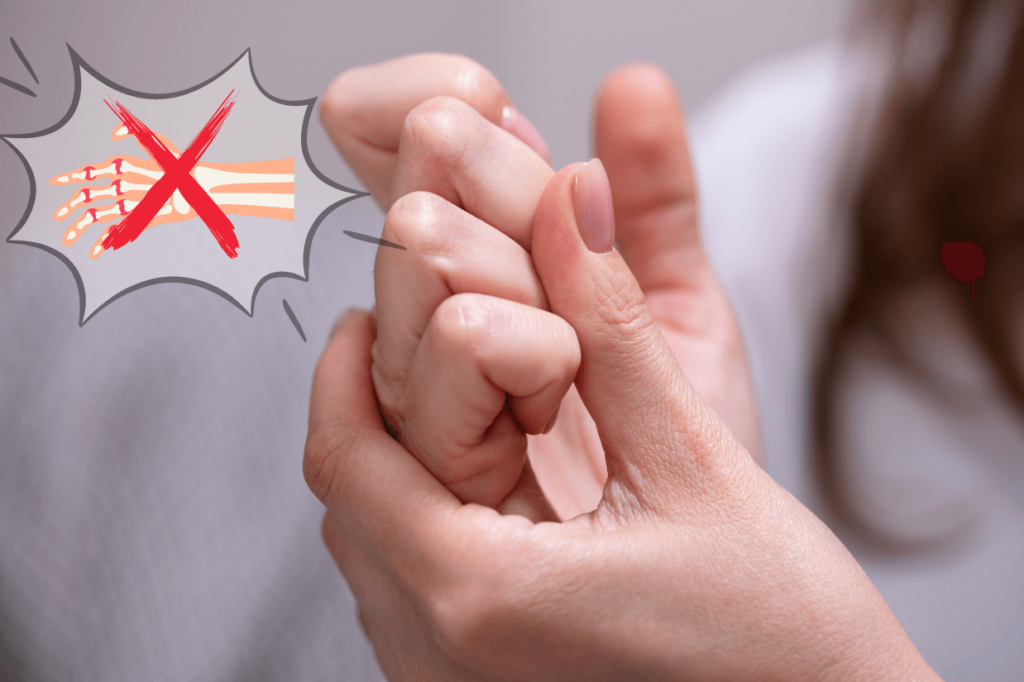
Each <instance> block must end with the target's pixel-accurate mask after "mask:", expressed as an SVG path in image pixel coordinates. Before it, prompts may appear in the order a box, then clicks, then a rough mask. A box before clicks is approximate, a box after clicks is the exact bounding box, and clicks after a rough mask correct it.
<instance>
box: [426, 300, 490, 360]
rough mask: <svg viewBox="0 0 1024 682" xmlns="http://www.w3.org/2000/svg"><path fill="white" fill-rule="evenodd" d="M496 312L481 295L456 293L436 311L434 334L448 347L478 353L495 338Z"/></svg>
mask: <svg viewBox="0 0 1024 682" xmlns="http://www.w3.org/2000/svg"><path fill="white" fill-rule="evenodd" d="M493 317H494V316H493V315H492V310H491V308H490V306H488V305H486V303H485V302H484V300H483V297H481V296H478V295H477V294H456V295H455V296H450V297H449V298H446V299H445V300H444V301H442V302H441V305H439V306H438V307H437V310H435V311H434V328H435V329H434V331H435V334H436V335H437V337H438V340H439V341H440V342H441V343H442V344H443V345H444V346H445V347H446V348H449V349H452V350H455V351H458V352H470V353H478V352H480V350H481V349H482V347H483V346H484V345H486V343H487V341H488V339H489V338H490V336H491V330H492V325H493V323H494V319H493Z"/></svg>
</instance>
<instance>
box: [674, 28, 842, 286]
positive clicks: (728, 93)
mask: <svg viewBox="0 0 1024 682" xmlns="http://www.w3.org/2000/svg"><path fill="white" fill-rule="evenodd" d="M857 81H858V78H857V70H856V65H855V64H854V60H853V58H852V57H851V56H850V53H849V51H848V50H847V48H846V47H845V46H844V45H843V44H841V43H828V44H823V45H819V46H816V47H814V48H811V49H808V50H804V51H802V52H799V53H796V54H793V55H789V56H785V57H783V58H779V59H775V60H771V61H768V62H765V63H762V64H760V65H758V66H756V67H754V68H752V69H750V70H748V71H747V72H745V73H743V74H741V75H740V76H739V77H738V78H736V79H735V80H734V81H733V82H732V83H731V84H730V85H729V86H727V87H726V88H725V89H724V90H723V91H722V92H721V93H720V94H719V95H718V96H717V97H715V98H714V99H713V100H712V101H710V102H709V103H707V104H706V105H705V106H703V107H702V108H701V109H700V110H699V111H698V112H697V114H696V115H695V116H694V118H693V123H692V125H691V130H692V140H693V153H694V162H695V164H696V169H697V177H698V183H699V186H700V192H701V196H700V199H701V214H702V224H703V228H704V238H705V241H706V243H707V246H708V250H709V252H710V254H711V258H712V261H713V262H714V263H715V266H716V268H717V269H719V271H720V276H722V277H723V280H724V281H725V283H726V285H727V286H728V285H729V283H730V280H732V279H734V273H735V272H736V271H737V270H739V271H746V270H747V269H748V267H749V266H750V265H751V261H756V260H758V259H760V258H762V257H763V256H764V254H765V253H766V252H771V253H772V254H773V256H775V260H776V261H779V260H781V261H786V260H787V259H790V258H795V257H796V256H797V252H796V251H794V250H793V248H795V247H797V246H798V244H797V243H798V242H800V241H802V238H803V236H806V235H804V233H805V232H806V231H807V230H808V229H810V226H811V223H813V222H814V221H813V220H812V219H811V218H812V216H813V215H814V214H815V213H818V212H820V210H821V207H822V205H823V204H824V203H825V202H827V201H828V199H829V196H830V193H831V183H832V181H833V180H834V177H835V170H836V167H837V166H838V164H839V160H840V157H841V155H842V152H843V151H844V149H843V148H844V143H845V139H846V131H847V128H848V127H849V120H850V118H851V113H852V109H853V108H854V107H853V104H854V102H855V99H856V93H855V91H854V89H855V87H856V86H855V83H856V82H857ZM766 249H767V250H768V251H766Z"/></svg>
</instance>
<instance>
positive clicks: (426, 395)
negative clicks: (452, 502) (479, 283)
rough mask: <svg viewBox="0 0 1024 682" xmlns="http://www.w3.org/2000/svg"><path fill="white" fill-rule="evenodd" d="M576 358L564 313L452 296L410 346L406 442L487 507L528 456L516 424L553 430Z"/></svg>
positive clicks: (457, 489) (465, 497)
mask: <svg viewBox="0 0 1024 682" xmlns="http://www.w3.org/2000/svg"><path fill="white" fill-rule="evenodd" d="M579 361H580V350H579V345H578V343H577V341H576V335H575V333H574V332H573V330H572V327H570V326H569V325H568V324H566V322H565V321H564V320H562V319H561V318H559V317H557V316H555V315H552V314H551V313H548V312H545V311H542V310H537V309H536V308H532V307H529V306H526V305H522V304H520V303H514V302H511V301H506V300H503V299H500V298H494V297H491V296H483V295H479V294H459V295H457V296H452V297H451V298H448V299H446V300H445V301H444V302H443V303H442V304H441V305H440V306H439V307H438V308H437V310H436V311H435V313H434V315H433V317H432V318H431V321H430V324H429V325H428V326H427V329H426V331H425V332H424V335H423V340H422V342H421V343H420V345H419V348H418V349H417V351H416V357H415V359H414V361H413V365H412V368H411V370H410V372H409V377H408V381H407V382H406V385H405V396H404V399H403V402H404V403H405V406H404V407H405V409H404V414H405V415H406V421H405V423H403V424H401V425H397V426H399V429H400V432H401V434H402V441H403V443H404V444H405V445H406V447H407V448H409V450H410V452H412V453H413V454H415V455H417V457H418V458H419V459H420V461H422V462H423V463H424V465H425V466H426V467H427V469H428V470H430V472H431V473H433V474H434V475H435V476H436V477H437V478H438V480H440V481H441V482H442V483H444V484H445V485H446V486H447V487H448V489H449V490H451V491H452V492H453V493H455V495H456V496H457V497H459V499H461V500H462V501H463V502H476V503H478V504H482V505H484V506H487V507H492V508H493V507H495V506H497V504H498V503H499V502H501V500H502V499H504V498H505V497H506V496H507V495H508V494H509V492H510V491H511V490H512V487H513V486H514V485H515V484H516V481H517V480H518V479H519V476H520V474H521V472H522V468H523V463H524V462H525V460H526V436H525V434H524V433H523V431H521V430H520V428H517V423H518V425H519V427H521V428H522V429H523V430H524V431H526V432H527V433H541V432H544V431H547V430H549V426H550V425H551V424H552V423H553V419H554V416H555V413H556V411H557V409H558V406H559V404H560V403H561V401H562V398H563V396H564V395H565V393H566V391H567V390H568V389H569V386H570V385H571V384H572V381H573V378H574V377H575V375H576V369H577V367H578V366H579ZM506 399H507V402H508V408H506ZM513 417H514V419H513Z"/></svg>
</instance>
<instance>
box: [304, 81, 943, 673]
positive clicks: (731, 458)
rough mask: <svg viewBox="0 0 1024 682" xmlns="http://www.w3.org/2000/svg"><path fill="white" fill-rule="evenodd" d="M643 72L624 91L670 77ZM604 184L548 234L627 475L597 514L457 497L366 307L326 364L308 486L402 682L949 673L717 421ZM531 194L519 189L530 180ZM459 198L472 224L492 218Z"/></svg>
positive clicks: (333, 344) (593, 180) (548, 259)
mask: <svg viewBox="0 0 1024 682" xmlns="http://www.w3.org/2000/svg"><path fill="white" fill-rule="evenodd" d="M420 65H421V66H423V67H424V68H426V67H427V66H429V63H422V62H421V63H420ZM639 70H640V73H637V72H636V71H632V72H631V71H628V70H627V71H625V72H620V77H622V78H625V79H626V80H627V81H628V80H630V79H631V78H633V77H636V78H646V77H648V76H649V74H650V70H649V68H647V67H639ZM631 74H632V75H631ZM607 87H610V86H606V88H607ZM600 102H601V100H600V99H599V102H598V107H599V110H600V107H601V104H600ZM434 104H435V105H436V104H437V103H436V102H435V103H434ZM641 104H643V103H642V102H641ZM446 106H448V107H450V108H449V109H447V110H446V111H447V115H445V116H442V117H440V120H441V121H442V122H449V123H450V122H451V121H453V120H455V119H454V118H453V115H454V113H456V112H457V111H458V110H459V109H460V107H458V106H457V105H452V104H451V103H450V102H448V103H447V104H446ZM641 110H643V107H642V106H641ZM647 113H649V114H650V115H654V116H656V115H657V111H656V110H655V111H653V112H651V110H648V111H647ZM609 134H613V133H609ZM470 137H471V138H472V137H473V136H472V135H470ZM449 139H452V138H449ZM499 139H500V136H499ZM598 146H599V147H600V145H598ZM513 147H514V145H513ZM400 155H401V152H400V153H399V155H398V156H400ZM395 158H396V159H397V158H398V157H395ZM438 160H439V161H442V163H439V164H438V165H437V167H436V168H435V172H434V173H433V174H432V175H433V177H434V179H435V181H437V179H438V178H441V180H440V181H439V182H438V185H439V186H441V187H444V186H445V182H446V181H445V180H444V178H445V176H446V174H447V173H451V172H452V171H453V168H452V166H451V165H450V164H448V163H443V161H444V160H445V157H443V156H442V157H439V158H438ZM351 162H352V160H351V159H350V163H351ZM353 165H355V164H353ZM398 166H401V161H397V162H396V163H395V164H392V166H391V168H392V169H395V168H397V167H398ZM456 170H457V169H456ZM520 170H521V169H520ZM357 172H358V171H357ZM399 175H401V169H400V168H399V169H398V170H397V171H395V176H396V177H397V176H399ZM428 175H430V174H429V173H428ZM455 175H457V172H456V173H455ZM608 176H609V177H610V178H614V177H615V173H614V172H613V171H612V170H611V169H609V171H608ZM604 177H605V176H604V173H603V169H601V168H600V165H599V164H598V163H597V162H591V163H589V164H586V165H584V166H581V165H576V166H573V167H570V168H566V169H563V170H562V171H561V172H559V173H558V174H555V175H554V176H553V177H551V178H550V179H549V180H548V181H547V182H546V183H545V186H544V189H543V190H542V192H541V196H540V197H538V202H537V205H536V211H535V214H534V217H533V220H532V223H531V234H530V235H529V240H530V246H531V254H530V257H531V260H532V263H533V266H534V270H535V272H536V276H537V280H538V281H539V282H540V286H541V289H542V291H543V294H544V296H545V301H546V304H547V306H546V307H547V308H549V309H550V311H551V313H553V314H554V315H556V316H557V317H559V318H561V320H562V321H564V322H565V323H567V324H568V325H569V327H571V328H572V330H573V332H574V335H575V338H576V341H577V343H578V348H579V360H580V364H579V370H578V372H577V373H576V375H575V385H576V387H577V389H578V395H579V398H580V400H581V401H582V405H583V406H584V407H585V408H586V410H587V411H588V413H589V414H590V415H592V417H593V419H594V421H595V424H596V427H597V433H598V434H599V437H600V444H601V446H602V447H603V452H604V456H605V457H606V460H607V468H608V479H607V483H606V485H605V486H604V488H603V491H602V497H601V501H600V504H599V505H598V506H597V509H596V510H594V511H593V512H590V513H585V514H581V515H579V516H577V517H575V518H573V519H571V520H569V521H565V522H561V523H558V522H553V521H551V520H545V519H551V518H552V516H551V514H550V511H551V510H550V509H548V508H546V506H545V504H544V502H545V500H544V499H543V496H540V497H538V495H537V493H538V490H537V488H536V484H535V483H533V482H532V477H531V472H530V469H529V468H524V469H523V473H522V475H521V476H520V478H519V479H518V481H517V483H516V485H515V487H514V489H513V491H512V493H511V494H510V495H509V496H507V497H506V499H505V500H504V501H503V504H502V505H499V506H503V505H504V506H505V509H504V511H506V512H509V511H514V512H515V513H514V514H509V513H506V514H500V513H499V512H498V511H495V510H494V509H490V508H488V507H485V506H483V505H479V504H472V503H471V504H465V503H464V501H463V500H461V499H460V498H459V497H458V496H457V495H456V494H454V493H453V492H452V490H451V489H449V487H446V486H445V485H444V484H443V483H442V482H441V481H440V480H439V478H438V476H437V475H436V473H437V472H436V471H435V470H434V469H436V463H432V462H431V461H429V460H428V461H425V462H423V461H421V460H420V459H417V457H416V456H414V454H413V453H410V452H409V451H408V450H406V449H405V448H403V447H402V446H401V445H400V444H399V443H397V442H396V441H395V440H394V439H393V438H392V437H391V436H390V435H389V434H388V432H387V430H386V428H385V425H384V423H383V421H382V418H381V412H380V409H381V407H382V405H380V404H378V402H377V400H376V391H375V388H374V384H375V378H376V377H375V375H374V374H373V373H372V371H371V365H374V366H375V365H376V363H377V361H378V359H379V357H380V355H379V354H380V352H381V351H380V350H379V349H378V348H377V347H375V346H374V343H375V340H379V339H380V334H381V333H382V328H381V325H380V324H379V320H378V319H377V318H375V317H374V316H373V315H371V314H368V313H363V312H358V311H353V312H350V313H349V314H348V315H347V316H346V317H345V318H344V319H343V320H342V322H340V323H339V325H338V327H337V329H336V330H335V333H334V334H333V335H332V338H331V340H330V341H329V342H328V345H327V348H326V349H325V351H324V354H323V356H322V357H321V360H320V363H319V364H318V367H317V372H316V375H315V378H314V387H313V396H312V402H311V413H310V431H309V439H308V441H307V447H306V454H305V461H304V468H305V474H306V478H307V481H308V482H309V484H310V487H311V489H312V490H313V491H314V493H316V494H317V496H318V497H319V498H320V499H321V500H322V501H323V502H324V503H325V505H326V506H327V509H328V514H327V515H326V516H325V520H324V526H323V532H324V537H325V540H326V542H327V545H328V548H329V549H330V551H331V553H332V555H333V556H334V558H335V560H336V561H337V563H338V565H339V567H340V569H341V570H342V572H343V573H344V574H345V577H346V579H347V580H348V582H349V585H350V587H351V588H352V591H353V594H354V595H355V597H356V600H357V602H358V603H359V607H360V619H361V622H362V623H363V626H364V628H365V629H366V631H367V634H368V636H369V637H370V639H371V641H372V643H373V645H374V648H375V651H376V653H377V657H378V660H379V661H380V663H381V666H382V668H383V670H384V672H385V674H386V675H387V676H388V677H389V679H391V680H406V679H410V680H411V679H416V680H433V679H438V680H441V679H444V680H449V679H455V680H459V679H466V680H469V679H473V680H481V679H483V680H505V679H509V680H521V679H560V680H561V679H564V680H568V679H586V680H601V679H609V680H621V679H674V680H686V679H785V680H802V679H808V680H810V679H814V680H822V679H824V680H828V679H836V680H839V679H843V680H847V679H854V680H857V679H865V680H866V679H872V680H884V679H893V680H895V679H899V680H913V679H921V680H926V679H937V677H936V676H935V674H934V673H933V672H932V671H931V670H930V669H929V668H928V666H927V664H926V663H925V662H924V661H923V660H922V659H921V657H920V655H919V654H918V653H917V652H916V651H915V650H914V648H913V646H912V644H911V643H910V642H909V640H908V638H907V637H906V635H905V633H904V632H903V630H902V629H901V628H900V626H899V624H898V623H897V622H896V620H895V618H894V617H893V616H892V613H891V612H890V611H889V609H888V608H887V606H886V605H885V603H884V601H883V600H882V599H881V597H880V596H879V595H878V593H877V591H875V589H874V588H873V586H872V585H871V583H870V581H869V580H868V579H867V577H866V576H865V575H864V573H863V571H861V569H860V568H859V566H857V564H856V562H855V561H854V560H853V558H852V557H851V556H850V555H849V553H848V552H847V551H846V549H845V548H844V547H843V546H842V544H841V543H840V542H839V541H838V540H837V539H836V538H835V537H834V536H833V535H832V534H831V532H830V531H829V530H828V529H827V528H826V527H825V526H824V525H823V524H822V523H821V522H820V521H819V520H818V519H817V518H816V517H814V515H813V514H811V513H810V512H809V511H808V510H807V509H806V508H804V507H803V506H802V505H800V504H799V502H798V501H796V500H795V499H794V498H792V496H790V495H789V494H788V493H787V492H786V491H785V490H783V489H782V488H780V487H779V486H778V485H776V484H775V483H774V481H772V480H771V479H770V478H769V477H768V476H767V475H766V474H765V473H764V471H763V470H762V469H761V468H760V467H759V466H757V464H756V463H755V461H754V459H753V458H752V457H751V456H750V455H749V453H748V452H747V450H746V449H745V448H744V447H743V445H742V444H741V443H740V442H739V441H738V439H737V438H736V437H735V436H734V435H733V433H732V432H731V431H730V429H729V428H727V426H726V424H725V423H723V421H722V420H721V419H719V417H718V415H716V413H715V412H714V411H712V410H711V409H709V408H708V406H707V405H706V403H705V401H704V400H702V399H701V396H699V395H698V391H697V390H695V387H694V385H693V384H691V383H690V381H689V380H688V378H687V375H686V373H685V372H684V371H683V369H682V368H681V367H680V362H679V360H678V359H677V358H678V354H677V349H676V348H674V347H673V346H672V345H671V344H670V342H669V340H668V339H667V338H666V335H665V334H664V333H663V326H662V324H661V321H660V320H659V319H658V318H657V317H656V314H655V311H654V310H653V309H652V306H650V305H648V303H647V302H646V300H645V295H644V291H643V289H642V286H641V281H642V278H641V276H639V275H635V274H634V271H631V269H630V267H629V265H630V264H629V263H627V261H626V260H624V258H623V257H622V256H620V255H619V253H618V252H616V251H615V250H612V249H610V248H607V247H608V246H610V242H609V241H608V239H607V238H606V239H601V238H600V237H599V236H598V237H597V238H595V237H593V235H601V234H607V230H606V229H603V228H602V225H605V226H606V225H607V223H608V222H609V221H608V220H607V216H606V215H605V214H606V213H607V207H608V206H609V205H610V204H611V202H612V197H613V195H614V192H615V189H614V188H615V184H614V183H615V181H614V179H613V180H612V185H611V186H609V184H608V182H607V181H606V180H605V179H604ZM620 177H621V176H620ZM530 181H531V179H530V178H529V177H526V178H518V179H516V178H513V179H512V180H511V181H509V179H508V178H507V177H506V182H507V184H508V185H518V184H521V183H523V182H525V183H526V184H529V183H530ZM368 184H369V183H368ZM384 184H385V183H381V185H380V186H384ZM456 184H457V183H456ZM451 186H452V185H448V187H451ZM456 199H457V200H458V202H459V204H460V205H461V206H462V207H463V208H467V207H469V208H470V210H468V211H467V212H468V213H472V212H473V211H472V209H471V207H474V206H481V205H486V204H487V201H486V198H481V197H472V198H470V197H468V196H463V195H459V196H458V197H456ZM453 205H454V204H453ZM430 206H433V210H446V209H439V208H437V207H438V206H439V204H430ZM602 207H604V208H602ZM616 211H618V208H616ZM448 215H449V217H451V216H455V215H457V214H455V213H451V214H448ZM602 216H604V217H602ZM475 217H476V218H477V219H478V220H481V221H482V220H483V219H482V218H480V216H475ZM616 217H618V216H617V215H616ZM389 218H390V215H389ZM467 220H468V219H467ZM469 224H470V226H471V227H472V228H473V229H474V230H476V228H481V226H480V224H479V223H472V222H471V223H469ZM627 225H628V221H627ZM492 227H495V228H496V227H497V226H492ZM481 229H482V228H481ZM495 231H497V230H495ZM641 234H642V233H641ZM581 235H583V236H581ZM519 236H522V235H519ZM584 236H586V237H587V238H589V242H588V243H585V242H584ZM647 238H648V239H650V235H649V234H648V236H647ZM499 241H500V240H499ZM516 241H517V240H516ZM619 242H620V245H621V244H622V243H623V239H622V235H621V234H620V235H619ZM476 243H478V244H482V245H484V246H488V245H490V246H493V243H492V242H487V241H486V239H482V238H481V239H479V240H478V241H477V242H476ZM588 244H589V246H595V245H596V247H595V248H596V250H592V249H591V248H588ZM638 244H639V246H640V248H643V239H640V240H638ZM623 251H628V250H627V249H626V248H624V249H623ZM654 252H655V249H653V248H651V253H654ZM487 253H490V251H488V250H487V249H483V254H482V255H486V254H487ZM509 253H513V252H512V251H511V250H509ZM634 253H636V252H635V251H634ZM457 255H460V254H459V253H455V254H452V256H453V257H454V256H457ZM641 262H642V261H641ZM640 269H641V270H642V269H643V268H640ZM417 272H419V273H420V276H422V274H423V272H424V271H422V270H420V271H417ZM427 272H428V274H429V271H427ZM416 283H417V280H416V279H415V278H414V279H413V281H412V284H413V285H415V284H416ZM379 284H380V280H378V285H379ZM425 288H429V287H425ZM467 293H468V292H460V293H459V295H457V296H449V297H448V298H446V299H444V301H448V300H451V299H452V298H456V299H458V298H459V297H460V296H461V298H462V301H463V303H464V304H465V305H466V306H467V307H468V306H472V305H475V304H481V303H480V302H482V301H487V300H489V299H490V298H496V297H494V296H491V297H487V296H481V295H479V294H476V295H473V294H470V295H466V294H467ZM447 305H449V306H451V305H453V304H447ZM460 305H461V304H460ZM482 305H494V304H492V303H486V304H482ZM520 305H522V304H520ZM440 308H441V306H439V307H438V309H440ZM414 310H415V307H414ZM467 313H468V316H467V317H468V319H471V318H472V313H471V312H470V311H468V310H467ZM499 317H500V316H499ZM485 319H494V316H491V317H488V318H485ZM536 319H547V318H536ZM474 324H475V323H474ZM551 324H552V325H553V324H554V323H551ZM423 348H426V350H425V351H424V350H423ZM436 348H437V347H435V346H428V345H426V344H422V346H421V347H419V348H417V349H416V351H415V352H414V358H415V354H416V353H419V352H420V351H423V352H424V354H425V355H426V356H427V358H428V359H429V358H430V357H434V359H435V362H434V363H433V364H434V365H435V366H437V367H443V365H442V364H441V360H442V359H444V358H446V357H449V356H445V354H444V353H440V354H438V353H437V351H436ZM470 350H471V348H470ZM389 352H390V351H389ZM481 359H482V360H483V361H484V362H482V363H481V364H480V365H478V366H477V367H478V369H479V370H480V372H479V373H480V374H481V375H485V373H486V369H487V367H488V363H487V358H486V357H483V358H481ZM529 362H530V360H529V359H527V360H526V363H527V364H528V363H529ZM426 364H427V365H429V364H431V363H429V362H428V363H426ZM438 378H439V379H440V378H441V377H438ZM407 383H411V384H413V385H415V382H407ZM419 386H420V387H419V388H417V389H416V391H413V392H412V393H409V394H407V398H406V399H407V400H408V401H409V404H410V405H412V409H411V411H410V414H411V415H412V417H413V421H415V420H416V419H421V418H422V416H423V414H425V413H423V412H419V411H417V410H418V409H419V407H420V406H418V403H419V402H421V401H424V400H429V399H431V398H432V396H431V395H430V394H429V393H424V392H423V389H424V386H423V384H420V385H419ZM417 391H419V393H417ZM456 397H457V396H456ZM527 412H529V410H527ZM540 412H541V413H542V412H543V411H540ZM534 416H537V415H534ZM448 417H449V418H450V419H456V420H457V419H458V418H459V415H458V414H455V413H452V414H450V415H448ZM527 421H528V420H527ZM538 423H539V420H538ZM534 426H535V425H534ZM409 428H412V429H414V428H416V425H415V424H411V425H410V426H409ZM528 428H529V427H528ZM426 433H427V434H429V433H430V432H429V431H428V432H426ZM427 440H429V438H428V439H427ZM424 447H426V448H429V447H430V444H429V443H427V444H426V445H425V446H424ZM432 466H433V467H434V468H432ZM440 473H441V474H442V476H441V478H443V473H444V472H443V471H442V472H440ZM484 488H486V486H484ZM510 500H514V501H515V504H512V505H509V504H508V503H509V501H510Z"/></svg>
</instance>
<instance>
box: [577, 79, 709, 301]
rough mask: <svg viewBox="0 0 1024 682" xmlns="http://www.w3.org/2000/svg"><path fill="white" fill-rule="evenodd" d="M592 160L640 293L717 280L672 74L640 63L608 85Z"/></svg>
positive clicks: (600, 99) (599, 101) (597, 113)
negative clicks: (602, 176)
mask: <svg viewBox="0 0 1024 682" xmlns="http://www.w3.org/2000/svg"><path fill="white" fill-rule="evenodd" d="M594 155H595V156H596V157H598V158H599V159H601V161H602V163H603V164H604V167H605V169H606V171H607V173H608V181H609V183H610V184H611V188H612V197H613V199H614V207H615V237H616V243H617V245H618V247H619V250H620V252H621V253H622V257H623V259H625V261H626V264H627V265H629V267H630V270H632V272H633V275H634V276H635V277H636V279H637V281H638V282H639V283H640V286H641V288H642V289H643V290H644V291H650V290H653V289H665V288H678V287H692V286H695V285H699V284H700V281H701V278H705V277H707V276H709V275H711V268H710V265H709V264H708V261H707V258H706V256H705V253H704V248H703V246H702V244H701V239H700V234H699V231H698V220H697V190H696V179H695V174H694V169H693V161H692V159H691V156H690V148H689V143H688V139H687V131H686V122H685V119H684V114H683V108H682V105H681V104H680V102H679V98H678V95H677V93H676V91H675V88H674V87H673V85H672V81H671V79H670V78H669V76H668V74H666V73H665V72H664V71H663V70H662V69H660V68H659V67H657V66H655V65H653V64H643V63H639V64H630V65H627V66H623V67H620V68H619V69H616V70H615V71H613V72H612V73H611V74H610V75H609V76H608V77H607V78H606V79H605V80H604V82H603V84H602V85H601V88H600V90H599V91H598V95H597V98H596V103H595V107H594Z"/></svg>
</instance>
